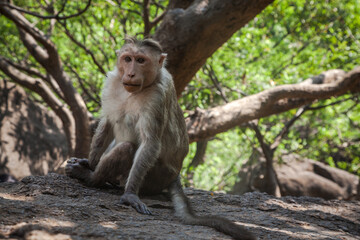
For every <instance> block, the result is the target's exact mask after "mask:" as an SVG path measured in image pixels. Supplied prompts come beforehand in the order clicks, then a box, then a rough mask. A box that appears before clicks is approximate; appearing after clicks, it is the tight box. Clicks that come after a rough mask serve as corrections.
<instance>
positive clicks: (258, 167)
mask: <svg viewBox="0 0 360 240" xmlns="http://www.w3.org/2000/svg"><path fill="white" fill-rule="evenodd" d="M281 160H282V161H281V162H282V163H281V164H275V166H274V168H275V171H276V175H277V179H278V183H279V187H280V191H281V196H311V197H321V198H324V199H345V200H346V199H355V198H356V195H357V191H358V190H357V188H358V184H359V177H358V176H356V175H353V174H351V173H348V172H346V171H344V170H341V169H337V168H333V167H330V166H327V165H325V164H323V163H321V162H316V161H314V160H311V159H306V158H305V159H304V158H301V157H300V156H299V155H296V154H289V155H285V156H283V157H282V159H281ZM264 175H265V159H263V158H262V157H260V158H259V159H258V162H256V163H252V164H251V163H250V162H248V163H246V164H245V165H244V166H243V167H242V169H241V171H240V172H239V177H240V182H238V183H236V184H235V186H234V188H233V191H232V193H234V194H244V193H245V192H250V191H260V192H262V191H266V189H265V188H264V187H265V186H266V182H265V178H264ZM359 199H360V198H359Z"/></svg>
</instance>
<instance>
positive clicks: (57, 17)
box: [0, 0, 91, 20]
mask: <svg viewBox="0 0 360 240" xmlns="http://www.w3.org/2000/svg"><path fill="white" fill-rule="evenodd" d="M65 3H66V2H65ZM65 3H64V4H63V6H62V8H61V9H60V11H59V12H58V13H57V14H55V15H51V16H43V15H41V14H38V13H35V12H31V11H27V10H25V9H23V8H21V7H18V6H15V5H12V4H10V3H6V2H0V6H5V7H8V8H10V9H15V10H17V11H19V12H22V13H25V14H29V15H31V16H34V17H38V18H41V19H57V20H65V19H69V18H73V17H77V16H80V15H81V14H83V13H84V12H86V10H88V8H89V7H90V5H91V0H88V2H87V4H86V6H85V8H84V9H83V10H81V11H79V12H77V13H75V14H72V15H69V16H59V14H60V13H62V12H63V11H64V9H65V5H66V4H65Z"/></svg>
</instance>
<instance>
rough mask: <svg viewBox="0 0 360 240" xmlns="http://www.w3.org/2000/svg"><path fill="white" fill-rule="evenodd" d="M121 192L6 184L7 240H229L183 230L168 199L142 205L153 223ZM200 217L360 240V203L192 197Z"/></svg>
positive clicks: (291, 234) (46, 179)
mask: <svg viewBox="0 0 360 240" xmlns="http://www.w3.org/2000/svg"><path fill="white" fill-rule="evenodd" d="M120 194H121V190H120V189H114V188H109V189H95V188H88V187H85V186H83V185H81V184H80V183H78V182H77V181H76V180H73V179H70V178H68V177H66V176H63V175H59V174H55V173H51V174H48V175H46V176H37V177H34V176H30V177H26V178H24V179H23V180H22V181H21V182H17V183H0V238H1V239H230V238H229V237H228V236H226V235H223V234H221V233H219V232H217V231H215V230H213V229H210V228H207V227H200V226H188V225H183V224H182V223H181V222H180V221H179V219H177V218H176V217H175V216H174V215H173V210H172V204H171V202H169V201H167V199H166V197H165V196H154V197H151V198H149V197H147V198H144V202H145V203H146V204H147V205H148V206H149V207H150V208H151V210H152V212H153V213H154V215H152V216H145V215H141V214H138V213H136V212H135V211H134V210H133V209H132V208H131V207H127V206H123V205H121V204H119V196H120ZM186 194H187V195H188V196H189V198H190V201H191V203H192V205H193V207H194V209H195V210H196V212H197V213H198V214H199V215H204V214H209V213H211V214H217V215H221V216H225V217H227V218H228V219H231V220H233V221H236V222H237V223H239V224H243V225H245V227H246V228H248V229H249V230H251V231H252V232H254V233H255V234H256V235H257V236H259V238H260V239H360V237H359V236H360V202H359V201H340V200H331V201H326V200H322V199H320V198H311V197H283V198H275V197H272V196H269V195H266V194H262V193H248V194H245V195H242V196H238V195H228V194H222V193H211V192H207V191H201V190H195V189H186Z"/></svg>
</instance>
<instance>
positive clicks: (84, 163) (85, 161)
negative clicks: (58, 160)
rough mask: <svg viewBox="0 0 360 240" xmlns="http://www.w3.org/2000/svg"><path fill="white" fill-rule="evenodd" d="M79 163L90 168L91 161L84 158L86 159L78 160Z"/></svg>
mask: <svg viewBox="0 0 360 240" xmlns="http://www.w3.org/2000/svg"><path fill="white" fill-rule="evenodd" d="M78 163H79V164H80V165H81V166H83V167H87V168H90V165H89V161H88V160H87V159H86V158H84V159H79V160H78Z"/></svg>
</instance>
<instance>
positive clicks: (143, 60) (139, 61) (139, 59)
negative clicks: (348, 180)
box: [136, 58, 145, 63]
mask: <svg viewBox="0 0 360 240" xmlns="http://www.w3.org/2000/svg"><path fill="white" fill-rule="evenodd" d="M136 61H137V62H138V63H144V62H145V59H144V58H138V59H136Z"/></svg>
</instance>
